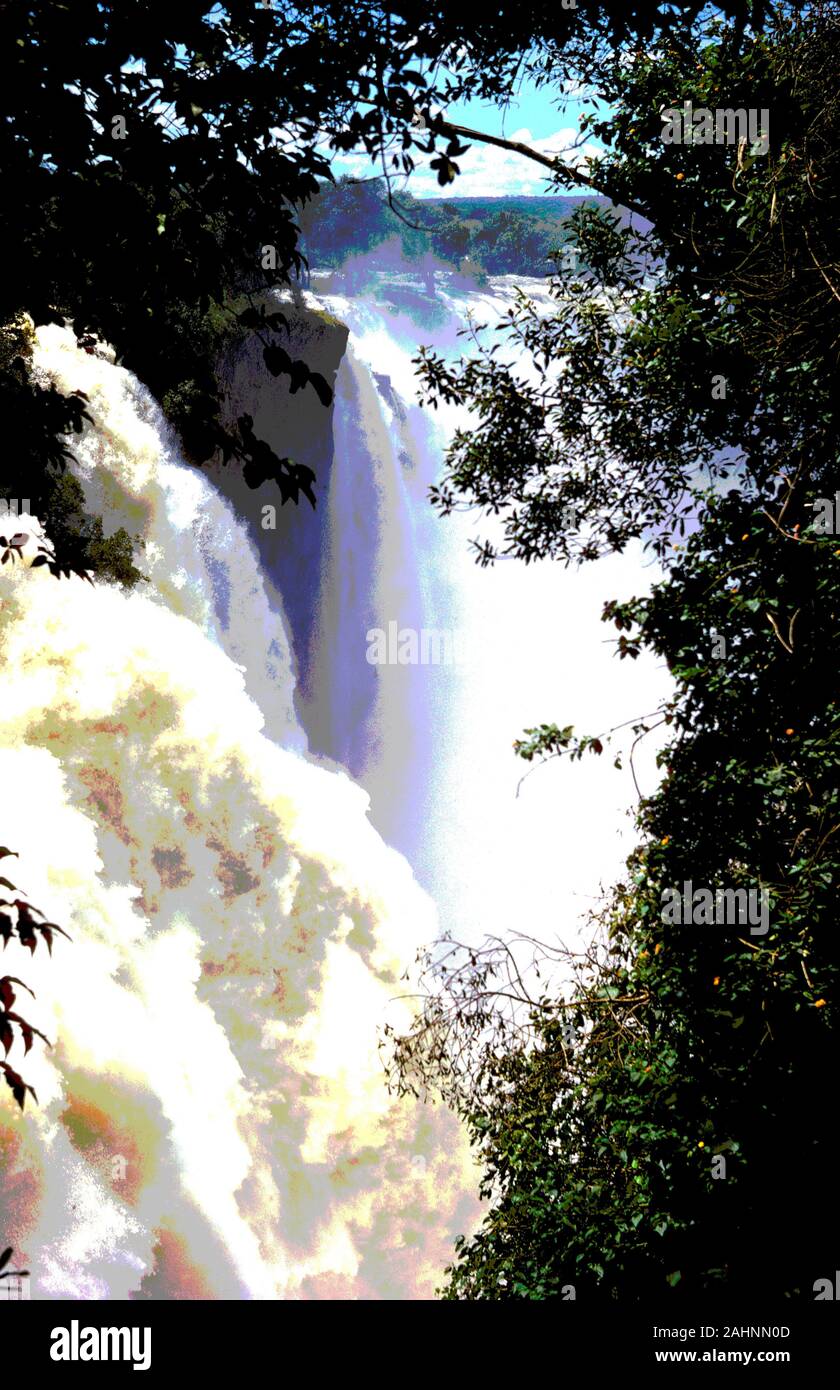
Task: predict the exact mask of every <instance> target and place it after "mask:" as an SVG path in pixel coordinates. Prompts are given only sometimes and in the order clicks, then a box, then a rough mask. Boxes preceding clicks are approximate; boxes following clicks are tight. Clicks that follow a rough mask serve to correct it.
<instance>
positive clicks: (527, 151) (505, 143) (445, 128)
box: [430, 118, 650, 221]
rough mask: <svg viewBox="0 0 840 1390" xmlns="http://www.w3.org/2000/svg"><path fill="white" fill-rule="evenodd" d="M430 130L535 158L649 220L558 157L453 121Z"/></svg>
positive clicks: (635, 206) (439, 121) (437, 123)
mask: <svg viewBox="0 0 840 1390" xmlns="http://www.w3.org/2000/svg"><path fill="white" fill-rule="evenodd" d="M430 129H431V130H433V131H434V132H435V133H439V134H441V135H454V136H463V137H464V138H465V139H467V140H479V141H481V143H482V144H485V145H496V146H497V147H498V148H499V149H500V150H510V151H511V152H512V153H513V154H521V155H523V156H524V158H525V159H532V160H533V161H534V163H535V164H542V165H543V166H544V168H546V169H550V170H551V171H552V173H553V174H557V175H560V176H561V177H563V178H565V179H566V181H567V182H568V183H571V184H575V183H582V184H585V185H586V187H587V188H591V189H592V191H593V193H597V194H598V195H599V197H602V198H609V200H610V202H611V203H615V205H616V207H623V208H627V210H628V212H635V213H638V215H639V217H644V218H645V220H646V221H649V220H650V219H649V218H648V214H647V213H646V212H645V210H644V208H642V207H640V206H639V204H638V203H630V202H620V201H619V199H618V198H616V197H615V196H614V194H613V193H611V192H610V190H609V189H608V188H606V187H601V186H600V185H599V184H598V182H597V181H596V180H595V179H593V178H592V177H591V175H590V174H584V173H583V172H582V171H581V170H580V169H573V168H572V167H571V165H569V164H564V163H563V161H562V160H561V159H559V158H557V157H556V156H551V155H547V154H541V153H540V151H539V150H534V149H532V148H531V146H530V145H523V144H522V142H521V141H520V140H505V139H504V138H503V137H502V136H501V135H486V134H485V133H484V131H482V130H471V129H470V128H469V127H468V126H465V125H453V124H452V123H451V122H450V121H444V120H443V119H440V118H438V119H437V120H435V121H434V124H430Z"/></svg>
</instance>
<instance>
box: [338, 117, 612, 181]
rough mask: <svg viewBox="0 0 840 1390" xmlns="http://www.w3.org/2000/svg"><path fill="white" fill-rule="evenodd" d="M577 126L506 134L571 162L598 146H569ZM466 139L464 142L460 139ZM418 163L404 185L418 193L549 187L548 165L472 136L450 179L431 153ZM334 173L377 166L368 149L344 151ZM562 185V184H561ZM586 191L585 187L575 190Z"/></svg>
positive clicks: (373, 170)
mask: <svg viewBox="0 0 840 1390" xmlns="http://www.w3.org/2000/svg"><path fill="white" fill-rule="evenodd" d="M578 134H579V132H578V131H576V130H575V128H574V127H572V126H567V127H565V128H564V129H562V130H558V131H557V132H556V134H554V135H549V136H547V137H546V138H544V139H541V140H535V139H534V137H533V136H532V135H531V132H530V130H528V129H525V128H523V129H521V130H517V131H514V132H513V134H512V135H510V136H509V137H508V138H509V139H510V140H511V141H514V142H516V143H519V144H523V145H527V146H528V147H529V148H530V149H533V150H537V151H538V152H539V153H540V154H545V155H549V156H553V155H554V156H560V157H562V158H564V159H565V161H566V162H567V163H569V164H571V165H577V164H579V163H580V162H581V161H582V160H584V159H585V158H586V157H587V156H595V155H597V154H598V152H599V151H598V147H597V146H596V145H595V144H593V143H591V142H587V143H586V144H585V145H584V146H583V147H582V148H580V149H572V148H570V147H571V146H572V142H573V141H574V140H575V138H576V137H577V136H578ZM464 143H467V142H466V141H464ZM415 158H417V168H416V169H415V170H414V172H413V174H412V175H411V177H410V179H409V180H408V183H407V188H408V191H409V192H411V193H413V194H414V195H415V196H416V197H419V198H429V197H431V198H441V197H442V198H459V197H460V198H468V197H469V198H492V197H505V196H512V195H517V194H518V195H524V196H539V195H541V194H546V193H550V192H552V186H551V184H550V182H549V180H550V177H551V175H550V171H549V170H548V169H545V168H543V167H542V166H541V165H540V164H537V163H536V162H535V161H534V160H531V159H528V157H527V156H526V155H524V154H519V153H517V152H516V151H515V150H503V149H499V148H498V147H497V146H495V145H483V144H479V143H478V141H473V142H472V143H471V144H470V145H469V149H468V150H467V153H466V154H464V155H462V156H460V157H458V158H457V159H456V160H455V162H456V164H457V165H458V167H459V169H460V171H461V172H460V174H459V176H458V178H457V179H456V181H455V183H454V184H450V185H449V187H447V188H441V186H440V184H439V183H438V181H437V174H436V172H435V170H434V169H430V168H429V163H430V159H431V156H429V155H423V154H421V155H419V157H418V156H417V153H416V152H415ZM335 170H336V173H337V174H350V175H352V176H354V177H356V178H370V177H374V176H375V175H376V174H377V172H380V170H379V169H378V168H377V166H375V165H374V164H372V162H371V161H370V160H369V159H368V158H367V156H366V155H347V156H345V157H344V158H342V159H341V160H340V161H336V165H335ZM563 191H565V190H563ZM573 191H577V192H585V191H586V190H585V189H583V188H580V189H577V190H573Z"/></svg>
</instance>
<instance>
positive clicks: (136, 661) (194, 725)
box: [0, 327, 470, 1298]
mask: <svg viewBox="0 0 840 1390" xmlns="http://www.w3.org/2000/svg"><path fill="white" fill-rule="evenodd" d="M35 367H36V370H37V372H38V373H39V374H40V375H41V377H42V378H43V379H47V380H49V381H51V382H54V383H55V384H56V385H57V386H58V388H59V389H60V390H62V391H70V390H73V389H80V390H82V391H84V392H85V393H86V394H87V396H88V397H89V400H90V405H89V410H90V413H91V415H92V417H93V420H94V424H93V426H92V427H89V428H87V429H86V431H85V434H84V437H83V438H82V440H81V443H76V453H77V454H78V457H79V460H80V475H81V476H82V477H83V479H85V480H86V486H87V488H88V491H89V494H90V499H91V502H92V504H93V505H103V506H104V507H105V508H106V510H107V514H108V518H109V521H113V522H118V521H125V522H126V523H127V524H129V525H130V526H131V527H132V529H134V530H137V529H139V530H141V531H142V533H143V535H144V537H145V544H146V548H145V568H146V570H147V573H148V575H149V580H150V582H149V583H148V584H147V585H142V586H140V588H139V589H138V590H136V591H134V592H132V593H131V594H129V595H126V594H124V593H122V592H120V591H118V590H116V589H114V588H113V587H110V586H107V585H97V586H95V587H93V588H91V587H89V586H88V585H87V584H85V583H84V582H83V581H81V580H70V581H61V582H56V581H55V580H54V579H53V578H52V577H51V576H50V575H49V574H48V573H47V572H46V571H45V570H43V569H40V570H32V569H30V568H28V567H26V566H25V565H21V566H14V567H13V566H11V565H7V566H6V567H5V569H4V571H3V574H2V589H0V601H1V602H2V606H0V634H1V635H0V643H2V665H1V666H0V775H2V786H3V787H4V789H5V806H6V813H7V814H6V818H5V825H6V829H5V830H4V839H5V840H6V842H7V843H10V844H11V846H12V848H14V849H16V850H18V851H19V852H20V859H19V861H18V860H15V861H13V862H14V865H15V868H14V878H15V881H16V882H17V883H18V884H19V885H21V886H23V887H24V888H25V889H26V890H27V891H28V893H29V894H30V896H31V899H32V901H34V902H35V903H37V904H38V906H39V907H42V908H44V910H45V911H47V912H48V914H49V916H50V917H51V918H52V920H55V921H58V922H60V923H63V924H65V925H66V926H67V927H68V928H69V930H70V932H71V934H72V937H73V941H72V944H68V943H66V942H61V944H60V945H59V946H58V947H57V949H56V950H55V952H54V955H53V957H52V959H50V958H49V957H48V956H47V955H46V954H45V953H44V952H43V951H41V950H39V951H38V952H37V953H36V955H35V956H34V958H33V959H32V960H31V961H30V960H29V959H28V958H27V959H26V960H25V961H18V960H15V962H14V965H12V961H11V954H12V952H11V950H10V952H8V953H7V966H6V968H7V969H8V970H9V973H15V974H20V975H21V976H24V977H25V979H26V983H27V984H29V985H31V986H32V988H33V989H34V991H35V994H36V996H37V999H36V1001H35V1002H34V1003H30V1005H29V1007H28V1009H27V1012H28V1014H29V1015H30V1016H31V1021H32V1022H33V1023H35V1024H36V1025H37V1026H38V1027H40V1028H41V1029H42V1030H43V1032H44V1033H45V1034H46V1035H47V1036H48V1037H49V1038H50V1039H52V1040H54V1042H55V1047H54V1050H53V1051H52V1052H47V1051H46V1050H45V1049H43V1048H36V1049H34V1050H33V1051H32V1052H31V1053H30V1054H29V1056H27V1057H26V1058H25V1059H23V1058H20V1057H18V1056H17V1055H16V1054H17V1051H18V1050H19V1048H20V1044H19V1042H15V1044H14V1047H13V1050H12V1053H10V1061H12V1062H13V1063H15V1062H16V1063H18V1065H19V1068H20V1069H21V1070H23V1071H25V1073H26V1078H27V1080H29V1081H31V1083H32V1084H33V1085H34V1087H35V1089H36V1090H37V1093H38V1098H39V1104H38V1105H37V1106H32V1107H31V1108H30V1107H27V1111H26V1113H25V1114H23V1115H21V1114H20V1113H19V1112H18V1111H17V1109H16V1108H15V1106H14V1103H13V1101H12V1100H11V1096H10V1095H9V1094H8V1093H5V1091H4V1095H3V1097H2V1100H0V1107H2V1108H0V1156H2V1162H0V1174H2V1178H0V1183H2V1187H0V1216H2V1220H1V1221H0V1225H1V1226H2V1229H3V1232H4V1236H5V1239H6V1240H7V1241H8V1242H9V1243H10V1244H13V1245H14V1247H15V1249H16V1252H17V1253H18V1255H19V1256H20V1257H21V1258H22V1259H25V1260H26V1262H27V1264H28V1266H29V1267H30V1268H31V1269H32V1273H33V1285H34V1288H35V1289H36V1290H37V1295H38V1296H39V1297H53V1298H62V1297H64V1298H67V1297H69V1298H105V1297H112V1298H114V1297H116V1298H120V1297H128V1296H130V1295H134V1296H140V1297H157V1298H160V1297H170V1298H173V1297H174V1298H179V1297H213V1298H218V1297H246V1298H247V1297H256V1298H277V1297H287V1298H299V1297H303V1298H324V1297H334V1296H339V1297H342V1296H349V1297H357V1298H358V1297H361V1298H365V1297H418V1296H421V1297H422V1296H428V1295H430V1294H431V1293H432V1291H433V1289H434V1286H435V1283H436V1282H438V1281H439V1279H440V1273H441V1270H442V1268H443V1265H444V1264H445V1263H446V1260H447V1258H448V1256H449V1252H450V1250H451V1240H452V1237H453V1235H454V1234H455V1232H457V1231H458V1230H459V1229H462V1228H463V1226H464V1224H465V1221H468V1220H469V1219H470V1218H469V1216H468V1214H467V1212H466V1210H465V1208H464V1193H465V1192H466V1190H467V1184H466V1182H465V1155H464V1147H463V1143H462V1141H461V1140H460V1138H459V1136H458V1134H457V1132H456V1130H455V1127H454V1124H453V1123H452V1122H451V1121H449V1120H448V1119H447V1117H446V1116H445V1115H444V1114H442V1113H441V1112H440V1111H436V1112H433V1113H432V1112H429V1111H427V1110H424V1109H422V1108H421V1107H418V1106H415V1105H408V1104H402V1103H397V1102H396V1101H395V1100H394V1099H392V1098H391V1097H389V1096H388V1094H387V1092H386V1089H385V1086H384V1083H383V1077H382V1073H381V1065H380V1062H379V1059H378V1056H377V1047H376V1042H377V1039H376V1023H377V1021H381V1020H382V1019H383V1018H384V1017H385V1016H386V1011H387V1010H388V1009H389V1008H390V1009H391V1011H392V1013H393V1012H394V1011H395V1012H396V1014H397V1015H398V1016H400V1017H402V1018H405V1013H404V1011H403V1008H402V1006H399V1005H394V1004H392V1003H391V1002H390V1001H392V999H393V997H394V996H395V995H396V994H398V993H399V992H400V986H399V984H398V980H399V976H400V974H401V972H402V970H403V969H404V966H405V964H406V962H407V961H408V960H409V959H410V957H411V954H412V952H413V950H414V948H415V947H416V946H417V945H419V944H420V943H421V942H423V941H425V940H428V939H429V938H430V936H432V935H434V932H435V922H434V913H433V910H432V908H431V905H430V903H429V901H428V900H427V899H426V898H425V897H424V895H423V894H422V893H421V892H420V890H419V889H418V887H417V885H416V883H415V882H414V880H413V878H412V875H411V872H410V869H409V867H408V865H407V863H406V862H405V860H404V859H403V858H401V857H400V855H398V854H397V853H395V852H394V851H393V850H391V849H389V848H388V847H387V846H386V845H385V844H384V843H383V841H382V840H381V839H380V837H379V836H378V834H377V833H376V832H375V831H374V829H373V828H372V826H371V824H370V822H369V820H368V818H367V814H366V812H367V797H366V795H365V793H364V792H363V791H362V790H361V789H360V788H359V787H358V786H356V785H354V784H353V783H352V782H351V781H350V780H349V779H348V778H347V777H346V776H343V775H341V774H339V773H336V772H332V771H327V770H325V769H322V768H319V767H316V766H314V765H313V764H312V763H310V762H308V761H307V760H306V758H305V756H304V754H303V748H304V743H305V740H304V736H303V734H302V731H301V729H300V728H299V726H298V725H297V721H296V719H295V716H294V713H293V690H292V678H291V674H290V673H291V669H292V661H291V656H290V653H289V650H288V643H287V639H286V635H285V631H284V626H283V623H282V621H281V620H280V619H279V618H278V617H277V616H276V615H275V614H274V613H273V612H272V610H271V607H270V604H269V603H268V601H267V598H266V595H265V591H264V586H263V583H262V579H261V575H260V570H259V566H258V563H257V561H256V558H255V555H254V552H253V549H252V546H251V544H250V542H249V540H248V536H247V534H246V531H245V529H244V527H243V526H242V525H241V524H240V523H239V522H238V521H237V520H236V518H235V516H234V515H233V514H232V512H231V511H230V509H229V508H228V507H227V506H226V504H224V503H223V502H222V501H221V499H220V498H219V497H218V496H217V494H216V493H215V492H214V490H213V488H212V487H211V486H210V485H209V484H208V483H207V481H206V480H205V479H204V478H203V477H202V476H201V475H200V474H197V473H195V472H193V471H191V470H189V469H187V468H185V467H183V466H182V465H181V464H179V463H178V461H177V458H176V457H175V455H174V453H173V450H172V446H171V442H170V440H169V439H168V437H167V433H166V430H165V428H164V426H163V424H162V421H161V417H160V414H159V412H158V410H157V408H156V406H155V405H154V403H153V402H152V401H151V400H150V398H149V397H148V395H147V393H146V392H145V391H144V390H143V389H142V387H140V386H139V385H138V383H137V382H136V381H134V380H133V378H131V376H130V375H129V374H128V373H127V372H125V371H124V370H122V369H121V368H119V367H117V366H115V365H113V363H112V362H110V361H107V360H105V359H104V358H103V357H101V356H96V355H89V354H87V353H85V352H83V351H82V350H81V349H79V348H78V347H77V346H76V344H75V341H74V339H73V337H72V335H71V334H70V333H69V332H68V331H66V330H63V329H59V328H55V327H50V328H45V329H42V330H40V332H39V334H38V339H37V347H36V352H35ZM18 525H19V527H20V529H22V530H24V531H26V530H29V531H33V530H34V525H33V523H32V522H31V521H27V520H25V519H23V520H21V521H20V522H19V523H18ZM32 547H33V542H32V541H30V542H29V543H28V546H27V552H28V553H29V555H30V557H31V553H32ZM263 709H265V711H266V717H264V714H263V712H262V710H263ZM269 727H270V732H271V735H272V736H271V737H269V736H268V733H267V729H268V728H269ZM444 1213H445V1214H444Z"/></svg>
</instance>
